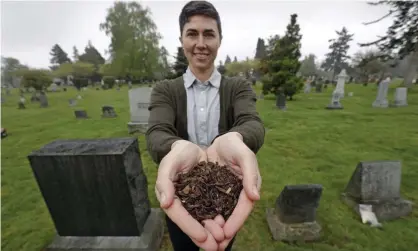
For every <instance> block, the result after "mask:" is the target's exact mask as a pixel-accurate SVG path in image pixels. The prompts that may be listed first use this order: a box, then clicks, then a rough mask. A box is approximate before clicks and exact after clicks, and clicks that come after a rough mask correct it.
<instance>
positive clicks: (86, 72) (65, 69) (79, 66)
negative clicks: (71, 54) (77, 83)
mask: <svg viewBox="0 0 418 251" xmlns="http://www.w3.org/2000/svg"><path fill="white" fill-rule="evenodd" d="M94 71H95V67H94V65H93V64H90V63H86V62H81V61H78V62H75V63H65V64H62V65H60V66H59V68H58V69H57V70H55V71H54V75H55V76H56V77H59V78H64V77H67V76H68V75H72V76H73V77H74V78H86V79H88V78H90V77H91V76H92V75H93V74H94Z"/></svg>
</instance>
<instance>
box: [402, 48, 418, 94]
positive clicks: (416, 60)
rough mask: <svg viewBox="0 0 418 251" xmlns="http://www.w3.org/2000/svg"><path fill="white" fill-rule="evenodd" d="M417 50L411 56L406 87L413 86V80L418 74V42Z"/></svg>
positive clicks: (406, 74)
mask: <svg viewBox="0 0 418 251" xmlns="http://www.w3.org/2000/svg"><path fill="white" fill-rule="evenodd" d="M416 47H417V48H416V49H415V52H413V53H412V55H411V57H410V58H409V62H408V70H407V71H406V72H405V75H404V79H403V82H404V85H405V87H408V88H411V87H412V86H413V83H412V80H413V79H414V77H415V76H416V74H417V69H418V44H417V46H416Z"/></svg>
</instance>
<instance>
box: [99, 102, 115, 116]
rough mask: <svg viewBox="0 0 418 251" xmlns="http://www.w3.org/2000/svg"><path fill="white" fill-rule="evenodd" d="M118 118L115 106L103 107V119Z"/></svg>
mask: <svg viewBox="0 0 418 251" xmlns="http://www.w3.org/2000/svg"><path fill="white" fill-rule="evenodd" d="M115 117H117V115H116V112H115V109H114V108H113V106H110V105H105V106H102V118H115Z"/></svg>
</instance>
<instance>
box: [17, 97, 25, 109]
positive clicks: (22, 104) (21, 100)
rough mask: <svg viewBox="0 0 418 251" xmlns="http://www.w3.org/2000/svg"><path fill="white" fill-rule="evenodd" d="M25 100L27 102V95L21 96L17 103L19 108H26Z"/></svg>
mask: <svg viewBox="0 0 418 251" xmlns="http://www.w3.org/2000/svg"><path fill="white" fill-rule="evenodd" d="M25 102H26V99H25V97H24V96H20V99H19V102H18V103H17V104H18V109H26V107H25Z"/></svg>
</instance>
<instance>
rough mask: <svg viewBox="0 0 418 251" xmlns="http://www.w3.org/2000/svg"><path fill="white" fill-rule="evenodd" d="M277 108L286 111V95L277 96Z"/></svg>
mask: <svg viewBox="0 0 418 251" xmlns="http://www.w3.org/2000/svg"><path fill="white" fill-rule="evenodd" d="M276 107H277V108H279V109H280V110H286V109H287V108H286V96H285V95H284V94H278V95H277V96H276Z"/></svg>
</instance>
